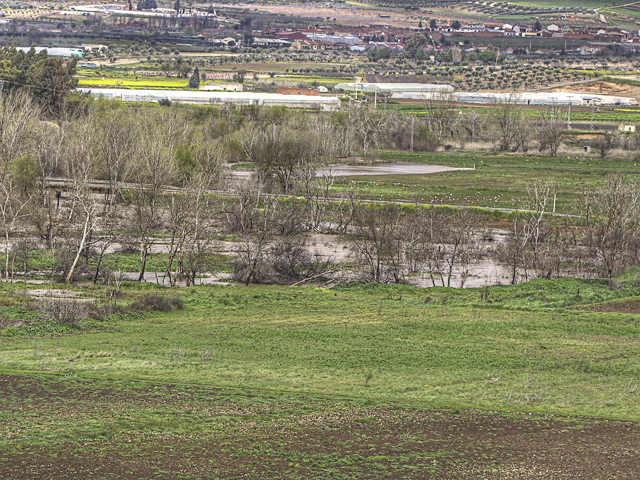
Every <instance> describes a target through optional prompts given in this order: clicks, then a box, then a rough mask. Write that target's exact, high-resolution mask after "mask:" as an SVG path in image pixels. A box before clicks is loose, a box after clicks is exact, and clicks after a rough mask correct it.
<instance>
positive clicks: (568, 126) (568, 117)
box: [567, 102, 571, 130]
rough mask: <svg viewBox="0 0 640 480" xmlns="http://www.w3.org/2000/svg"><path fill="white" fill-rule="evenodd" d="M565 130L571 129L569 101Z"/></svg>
mask: <svg viewBox="0 0 640 480" xmlns="http://www.w3.org/2000/svg"><path fill="white" fill-rule="evenodd" d="M567 130H571V102H569V114H568V115H567Z"/></svg>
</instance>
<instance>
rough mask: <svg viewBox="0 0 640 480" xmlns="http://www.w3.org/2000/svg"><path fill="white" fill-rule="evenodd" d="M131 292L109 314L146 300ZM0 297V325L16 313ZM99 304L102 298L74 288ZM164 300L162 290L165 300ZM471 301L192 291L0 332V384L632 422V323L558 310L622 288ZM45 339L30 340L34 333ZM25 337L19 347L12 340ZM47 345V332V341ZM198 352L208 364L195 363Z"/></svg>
mask: <svg viewBox="0 0 640 480" xmlns="http://www.w3.org/2000/svg"><path fill="white" fill-rule="evenodd" d="M143 287H144V288H141V287H140V286H138V285H135V284H131V285H129V286H127V287H126V288H125V291H124V296H123V298H122V300H121V302H122V303H125V302H127V301H132V300H133V299H134V298H139V297H140V296H141V295H142V294H143V293H145V292H152V291H157V290H158V289H159V288H160V287H155V286H153V285H144V286H143ZM16 288H24V286H22V287H16V286H13V285H3V292H4V296H5V299H6V300H5V301H4V303H5V305H6V304H7V303H9V304H15V306H6V307H3V315H4V316H5V317H6V318H8V319H14V320H15V319H18V318H20V315H22V314H24V312H25V310H24V308H25V304H28V303H29V302H28V301H27V300H26V299H25V298H24V295H21V294H18V293H11V292H13V291H15V289H16ZM76 289H77V290H79V291H80V292H81V294H82V295H83V296H85V297H88V298H91V297H92V298H95V297H98V298H100V295H101V289H102V290H103V288H102V287H88V288H87V287H85V288H76ZM165 291H166V290H165ZM480 293H481V292H480V291H477V290H464V291H455V290H452V289H450V290H447V289H440V288H436V289H429V290H424V289H419V288H414V287H402V286H400V287H384V286H374V285H369V286H363V287H350V288H344V287H343V288H337V289H334V290H329V291H327V290H321V289H316V288H290V287H251V288H240V287H197V288H189V289H184V290H182V291H181V292H180V293H179V295H180V296H181V297H182V298H183V300H184V302H185V309H184V310H181V311H174V312H172V313H170V314H147V315H145V316H133V317H132V316H125V317H123V318H122V319H115V318H114V319H112V320H111V321H109V322H105V323H102V324H100V323H99V322H95V321H94V322H90V326H91V328H89V327H87V329H86V330H80V331H76V330H73V329H71V330H69V333H70V334H66V335H64V334H63V335H59V334H58V335H53V336H50V335H46V334H45V335H43V336H40V337H39V338H38V339H37V340H34V338H33V337H32V335H29V332H37V331H38V330H37V328H36V327H33V326H32V327H30V328H29V329H27V330H26V331H23V330H21V327H6V328H4V329H2V336H3V337H4V340H3V342H2V344H1V352H0V372H4V373H10V374H21V373H28V372H31V373H32V372H36V371H40V372H43V373H46V372H55V373H58V374H64V375H73V376H74V378H75V377H76V376H77V378H86V379H89V378H97V379H117V380H147V381H157V382H170V383H176V384H197V385H209V386H219V387H228V388H248V389H255V390H260V391H270V392H290V393H293V392H304V393H308V394H326V395H337V396H346V397H354V398H369V399H372V400H377V401H393V400H402V401H406V402H415V403H416V404H423V405H427V404H428V405H440V406H458V407H459V406H469V407H483V408H492V409H521V410H525V411H533V412H549V413H551V412H553V413H557V414H560V413H564V414H582V415H597V416H607V417H617V418H629V419H631V418H634V419H637V418H638V412H639V411H640V396H639V395H636V394H633V393H629V392H628V389H627V387H628V386H629V385H630V384H633V382H634V381H636V382H637V381H638V374H639V373H640V370H639V368H640V361H639V358H638V356H637V341H638V335H639V334H640V330H638V327H639V325H640V324H639V322H638V320H637V319H636V316H634V315H629V314H596V313H592V312H583V311H574V310H569V309H567V307H569V308H570V307H572V306H573V305H575V304H579V305H582V304H589V303H593V302H601V301H603V300H608V299H614V298H626V297H630V296H635V295H639V294H640V290H639V289H638V288H637V287H634V286H632V285H631V284H628V285H627V286H626V287H625V288H623V289H622V290H609V289H608V288H607V287H606V283H605V282H602V281H578V280H570V281H569V280H567V281H556V282H553V281H534V282H531V283H528V284H524V285H521V286H516V287H500V288H492V289H491V293H490V295H489V301H487V302H484V301H481V300H480ZM46 331H47V330H46V326H43V327H42V333H46ZM25 332H26V333H27V336H26V337H24V336H22V335H24V333H25ZM58 333H59V332H58ZM203 352H213V353H211V358H210V359H209V360H206V361H203V360H202V358H203V356H204V353H203Z"/></svg>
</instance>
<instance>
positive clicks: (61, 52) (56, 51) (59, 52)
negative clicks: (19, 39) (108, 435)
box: [16, 47, 84, 57]
mask: <svg viewBox="0 0 640 480" xmlns="http://www.w3.org/2000/svg"><path fill="white" fill-rule="evenodd" d="M31 48H33V49H34V50H35V51H36V53H40V52H42V51H43V50H46V51H47V53H48V54H49V55H51V56H52V57H82V56H83V54H84V50H83V49H82V48H59V47H51V48H47V47H16V50H20V51H22V52H25V53H27V52H28V51H29V50H31Z"/></svg>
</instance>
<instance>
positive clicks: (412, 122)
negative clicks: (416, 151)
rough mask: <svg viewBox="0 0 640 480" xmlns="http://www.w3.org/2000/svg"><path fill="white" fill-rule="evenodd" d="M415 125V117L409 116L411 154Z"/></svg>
mask: <svg viewBox="0 0 640 480" xmlns="http://www.w3.org/2000/svg"><path fill="white" fill-rule="evenodd" d="M415 123H416V117H415V116H414V115H411V151H412V152H413V127H414V125H415Z"/></svg>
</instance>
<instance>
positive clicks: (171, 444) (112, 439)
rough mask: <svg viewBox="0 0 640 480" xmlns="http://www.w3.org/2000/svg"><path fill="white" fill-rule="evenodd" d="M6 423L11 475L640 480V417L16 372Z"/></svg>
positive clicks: (2, 391) (0, 405) (6, 397)
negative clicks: (443, 406) (437, 406)
mask: <svg viewBox="0 0 640 480" xmlns="http://www.w3.org/2000/svg"><path fill="white" fill-rule="evenodd" d="M0 417H1V418H4V421H3V423H2V425H1V426H0V434H3V435H0V478H2V479H38V480H39V479H58V478H68V479H136V480H138V479H145V478H148V479H151V478H153V479H178V478H192V479H217V478H219V479H232V478H254V479H264V478H292V479H311V478H339V479H356V478H366V479H380V478H388V479H404V478H416V479H445V480H448V479H474V480H479V479H500V480H502V479H504V480H519V479H532V478H536V479H545V480H553V479H578V478H580V479H590V480H598V479H610V478H615V479H637V478H639V473H638V472H639V470H638V465H640V446H639V445H640V425H639V424H638V423H636V422H621V421H607V420H601V419H588V418H563V417H557V416H544V415H533V414H522V413H511V414H507V413H497V412H486V411H478V410H434V409H426V408H415V407H410V406H398V405H377V406H376V405H373V406H372V405H369V404H367V402H366V401H362V400H339V399H322V398H317V397H316V398H310V397H302V396H277V395H266V396H262V395H261V394H258V393H256V392H253V393H252V392H240V391H234V392H229V391H224V390H214V389H207V388H204V387H189V388H185V387H180V386H149V385H138V386H126V385H125V386H123V385H122V384H114V385H113V386H111V387H110V386H109V383H108V382H100V383H99V384H98V383H97V382H96V383H95V384H94V383H93V382H72V381H59V380H51V379H47V378H29V377H14V376H0ZM52 418H53V419H56V420H55V421H50V420H51V419H52ZM145 422H146V423H145ZM7 437H11V438H12V439H13V440H11V441H10V440H8V439H7Z"/></svg>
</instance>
